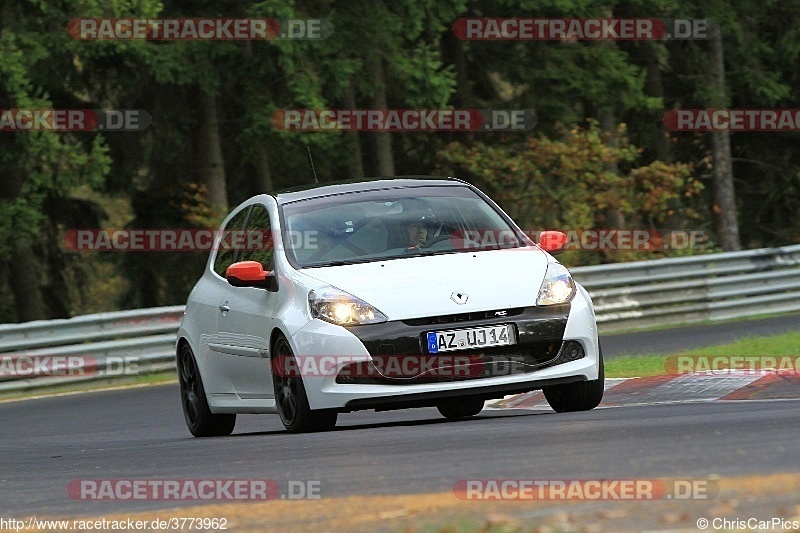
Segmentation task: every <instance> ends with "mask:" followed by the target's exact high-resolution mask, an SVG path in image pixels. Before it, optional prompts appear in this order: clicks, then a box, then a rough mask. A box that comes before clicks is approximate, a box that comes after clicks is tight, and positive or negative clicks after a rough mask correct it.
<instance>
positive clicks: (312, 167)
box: [306, 144, 319, 183]
mask: <svg viewBox="0 0 800 533" xmlns="http://www.w3.org/2000/svg"><path fill="white" fill-rule="evenodd" d="M306 149H307V150H308V161H309V162H310V163H311V172H313V173H314V183H319V180H318V179H317V171H316V169H315V168H314V158H313V157H311V146H310V145H308V144H307V145H306Z"/></svg>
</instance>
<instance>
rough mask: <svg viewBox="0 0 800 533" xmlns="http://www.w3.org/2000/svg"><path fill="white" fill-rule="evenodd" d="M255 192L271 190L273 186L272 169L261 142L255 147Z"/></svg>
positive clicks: (260, 192)
mask: <svg viewBox="0 0 800 533" xmlns="http://www.w3.org/2000/svg"><path fill="white" fill-rule="evenodd" d="M256 157H257V158H258V159H257V160H256V189H257V191H256V194H263V193H266V192H272V191H274V190H275V187H274V186H273V184H272V171H271V170H270V168H269V156H268V155H267V150H266V148H264V147H263V146H262V145H261V144H259V145H258V146H257V147H256Z"/></svg>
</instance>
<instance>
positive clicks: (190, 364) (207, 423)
mask: <svg viewBox="0 0 800 533" xmlns="http://www.w3.org/2000/svg"><path fill="white" fill-rule="evenodd" d="M178 379H179V382H180V387H181V404H182V405H183V417H184V418H185V419H186V425H187V426H188V427H189V431H191V432H192V435H194V436H195V437H221V436H225V435H230V434H231V433H233V428H234V426H235V425H236V415H231V414H214V413H212V412H211V409H210V408H209V406H208V400H206V391H205V389H204V388H203V380H202V379H200V372H199V371H198V369H197V361H195V358H194V354H193V353H192V349H191V348H190V347H189V345H188V344H186V343H183V345H182V346H181V348H180V351H179V352H178Z"/></svg>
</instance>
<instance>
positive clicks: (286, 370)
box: [272, 335, 339, 433]
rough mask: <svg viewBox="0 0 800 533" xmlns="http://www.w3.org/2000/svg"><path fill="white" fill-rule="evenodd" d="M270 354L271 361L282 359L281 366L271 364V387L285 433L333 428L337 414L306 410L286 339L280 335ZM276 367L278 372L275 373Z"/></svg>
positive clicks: (304, 393) (329, 410)
mask: <svg viewBox="0 0 800 533" xmlns="http://www.w3.org/2000/svg"><path fill="white" fill-rule="evenodd" d="M272 354H273V361H274V359H275V358H280V359H281V362H280V364H278V365H273V372H272V384H273V388H274V391H275V408H276V409H277V410H278V415H279V416H280V417H281V422H283V427H285V428H286V431H289V432H291V433H308V432H314V431H329V430H331V429H333V428H334V427H335V426H336V419H337V418H338V416H339V413H338V411H336V410H335V409H311V408H310V407H309V405H308V396H307V395H306V388H305V386H304V385H303V378H302V376H301V375H300V372H299V371H298V370H297V365H296V364H293V360H294V354H293V353H292V348H291V346H289V341H287V340H286V337H284V336H282V335H280V336H278V338H277V339H275V344H274V346H273V348H272ZM275 368H280V369H281V370H279V371H277V372H276V371H275Z"/></svg>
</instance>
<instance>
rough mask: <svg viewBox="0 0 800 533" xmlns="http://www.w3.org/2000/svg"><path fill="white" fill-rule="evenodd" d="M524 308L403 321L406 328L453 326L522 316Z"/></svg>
mask: <svg viewBox="0 0 800 533" xmlns="http://www.w3.org/2000/svg"><path fill="white" fill-rule="evenodd" d="M524 310H525V308H524V307H516V308H514V309H495V310H492V311H475V312H472V313H457V314H453V315H439V316H426V317H423V318H412V319H409V320H403V324H405V325H407V326H431V325H436V324H453V323H457V322H468V321H470V320H486V319H491V318H505V317H509V316H517V315H520V314H522V312H523V311H524Z"/></svg>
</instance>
